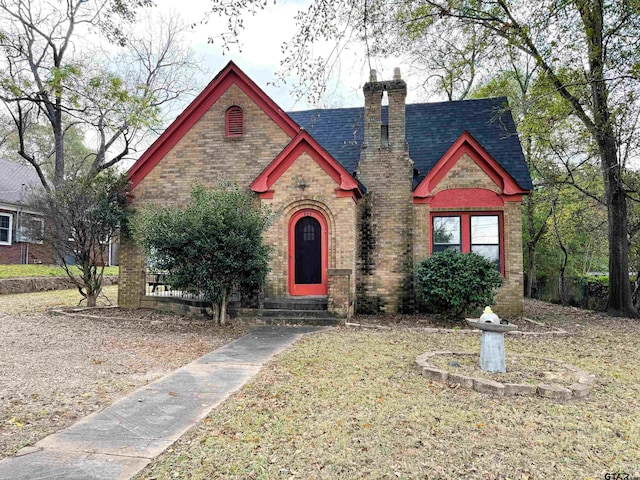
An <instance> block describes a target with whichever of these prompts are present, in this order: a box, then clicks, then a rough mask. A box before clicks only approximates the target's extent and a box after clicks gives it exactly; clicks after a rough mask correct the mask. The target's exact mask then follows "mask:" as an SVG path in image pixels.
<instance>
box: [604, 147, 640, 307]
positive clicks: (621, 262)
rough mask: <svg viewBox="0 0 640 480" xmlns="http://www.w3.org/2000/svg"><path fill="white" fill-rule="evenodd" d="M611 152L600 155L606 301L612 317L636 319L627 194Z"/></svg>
mask: <svg viewBox="0 0 640 480" xmlns="http://www.w3.org/2000/svg"><path fill="white" fill-rule="evenodd" d="M608 143H612V144H613V148H610V147H608V148H606V149H605V151H604V152H602V170H603V175H604V177H605V192H606V195H607V211H608V217H607V218H608V221H609V301H608V303H607V312H608V313H609V314H611V315H617V316H625V317H638V312H637V311H636V309H635V308H634V306H633V301H632V296H631V293H632V292H631V283H630V278H629V242H628V239H627V223H628V219H627V194H626V192H625V190H624V186H623V185H622V179H621V178H620V175H619V174H618V165H617V152H616V149H615V143H614V142H613V140H612V139H611V141H610V142H608Z"/></svg>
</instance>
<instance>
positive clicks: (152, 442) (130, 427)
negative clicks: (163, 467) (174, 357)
mask: <svg viewBox="0 0 640 480" xmlns="http://www.w3.org/2000/svg"><path fill="white" fill-rule="evenodd" d="M320 330H323V328H317V327H259V328H256V329H253V330H251V332H250V333H249V334H247V335H246V336H244V337H242V338H240V339H238V340H236V341H234V342H232V343H230V344H228V345H226V346H224V347H222V348H219V349H218V350H214V351H213V352H211V353H209V354H207V355H204V356H203V357H200V358H199V359H197V360H195V361H193V362H191V363H189V364H188V365H185V366H184V367H182V368H180V369H178V370H176V371H175V372H173V373H171V374H169V375H167V376H165V377H163V378H161V379H159V380H157V381H155V382H153V383H151V384H149V385H147V386H146V387H143V388H141V389H139V390H136V391H135V392H133V393H132V394H131V395H129V396H127V397H125V398H123V399H121V400H119V401H118V402H116V403H114V404H113V405H111V406H110V407H108V408H105V409H104V410H102V411H100V412H97V413H94V414H92V415H89V416H88V417H86V418H84V419H82V420H80V421H79V422H77V423H75V424H74V425H72V426H71V427H69V428H67V429H65V430H62V431H60V432H58V433H55V434H53V435H50V436H48V437H46V438H44V439H42V440H40V441H39V442H38V443H36V444H35V445H34V446H33V447H27V448H24V449H22V450H21V451H20V452H18V454H17V455H16V456H14V457H10V458H5V459H4V460H2V461H0V479H1V480H33V479H43V480H44V479H47V480H53V479H60V480H76V479H77V480H94V479H95V480H114V479H118V480H119V479H128V478H131V477H132V476H133V475H135V474H136V473H137V472H139V471H140V470H142V469H143V468H144V467H145V466H146V465H147V464H148V463H149V462H150V461H151V460H152V459H153V458H155V457H156V456H158V455H159V454H160V453H161V452H162V451H164V450H165V449H166V448H167V447H169V446H170V445H171V444H172V443H173V442H175V441H176V440H177V439H178V438H179V437H180V436H181V435H182V434H183V433H184V432H186V431H187V430H188V429H189V428H191V427H192V426H193V425H194V424H196V423H197V422H199V421H200V420H202V419H203V418H204V417H205V416H207V414H208V413H209V412H210V411H211V410H212V409H213V408H215V407H216V406H217V405H219V404H220V403H222V402H223V401H224V400H225V399H226V398H228V397H229V396H230V395H231V394H232V393H233V392H235V391H237V390H238V389H239V388H240V387H242V386H243V385H244V384H245V383H246V382H247V381H248V380H249V379H250V378H251V377H253V376H254V375H255V374H256V373H257V372H258V371H259V370H260V368H261V367H262V366H263V365H264V364H265V363H266V362H267V361H268V360H269V359H270V358H271V357H272V356H274V355H276V354H278V353H280V352H282V351H283V350H285V349H286V348H287V347H289V346H290V345H291V344H293V343H294V342H295V341H296V340H298V339H299V338H301V337H302V336H303V335H305V334H307V333H314V332H317V331H320Z"/></svg>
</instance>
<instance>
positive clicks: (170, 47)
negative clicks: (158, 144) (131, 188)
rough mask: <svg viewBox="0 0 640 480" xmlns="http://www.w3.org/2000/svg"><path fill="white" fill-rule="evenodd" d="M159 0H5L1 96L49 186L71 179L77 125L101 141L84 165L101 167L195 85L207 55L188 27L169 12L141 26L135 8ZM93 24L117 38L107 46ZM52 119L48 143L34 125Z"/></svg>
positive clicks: (1, 6)
mask: <svg viewBox="0 0 640 480" xmlns="http://www.w3.org/2000/svg"><path fill="white" fill-rule="evenodd" d="M150 4H151V2H150V1H148V0H139V1H132V2H110V1H107V0H93V1H86V0H68V1H66V2H64V3H63V4H60V3H59V2H56V1H54V0H48V1H47V0H43V1H36V0H0V48H1V54H0V55H1V56H0V68H3V71H4V73H3V74H2V75H1V76H0V100H1V101H2V102H3V103H4V105H5V107H6V110H7V112H8V113H9V115H10V116H11V118H12V120H13V124H14V126H15V130H16V132H17V135H18V142H17V143H18V149H17V152H18V154H19V155H20V157H21V158H23V159H24V160H25V161H27V162H28V163H29V164H31V165H32V166H33V167H34V168H35V170H36V172H37V173H38V176H39V177H40V180H41V182H42V185H43V186H44V188H45V189H47V190H51V189H55V188H58V187H60V186H61V185H62V184H63V183H64V180H65V178H66V175H67V173H68V172H67V170H66V159H65V148H64V145H65V136H66V134H67V132H68V131H69V129H71V128H74V129H76V130H78V129H79V130H80V131H82V133H83V134H84V136H85V139H87V143H88V144H92V145H91V146H90V147H89V149H90V152H91V153H90V157H91V158H90V161H88V162H87V163H88V164H89V170H88V172H85V173H86V174H89V175H95V174H97V173H99V172H100V171H102V170H104V169H107V168H109V167H111V166H113V165H115V164H116V163H118V162H120V161H121V160H122V159H124V158H126V157H127V155H129V154H130V153H131V152H132V151H134V150H135V148H136V145H137V144H138V142H140V141H141V139H143V138H144V135H145V134H146V133H148V132H149V131H150V130H153V129H154V128H157V127H159V126H160V125H161V124H162V113H163V109H165V108H166V106H167V105H168V104H170V103H171V102H172V101H174V100H175V99H177V98H178V97H180V96H182V95H185V94H186V95H188V94H192V93H194V90H195V82H194V81H193V73H194V72H195V71H196V70H197V68H198V64H197V61H196V59H195V58H194V56H193V53H192V52H191V51H190V50H189V49H188V48H184V42H183V38H182V37H183V36H182V33H183V32H184V31H185V28H186V27H185V26H184V25H182V24H180V22H179V21H177V20H176V19H169V20H168V21H159V22H156V23H154V24H153V25H152V24H151V22H148V25H147V27H148V28H143V29H140V26H139V25H138V26H137V28H136V29H135V30H134V29H133V28H132V25H131V21H132V20H134V19H135V18H136V11H137V10H138V9H140V8H141V7H144V6H148V5H150ZM114 5H115V7H114ZM61 7H62V8H61ZM139 31H142V32H143V33H142V34H140V33H138V32H139ZM91 34H99V35H102V36H105V35H106V37H107V38H108V39H109V40H111V42H110V43H109V44H108V45H107V47H106V49H107V51H105V52H103V51H100V50H99V49H98V48H96V47H91V41H90V38H92V37H91ZM43 125H44V126H46V128H47V129H48V130H49V131H50V132H51V136H52V144H53V148H52V151H51V152H48V153H44V152H40V151H38V150H36V149H33V148H32V147H33V144H32V143H30V142H29V135H30V131H31V130H32V129H34V128H42V126H43ZM47 162H49V163H51V164H52V165H53V168H51V170H52V172H53V174H52V176H49V175H47V174H46V171H45V168H44V165H45V164H46V163H47Z"/></svg>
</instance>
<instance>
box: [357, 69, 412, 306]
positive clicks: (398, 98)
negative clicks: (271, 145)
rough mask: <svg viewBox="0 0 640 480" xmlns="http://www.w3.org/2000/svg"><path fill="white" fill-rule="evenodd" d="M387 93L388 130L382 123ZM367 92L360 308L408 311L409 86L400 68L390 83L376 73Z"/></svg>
mask: <svg viewBox="0 0 640 480" xmlns="http://www.w3.org/2000/svg"><path fill="white" fill-rule="evenodd" d="M384 92H386V93H387V96H388V100H389V122H388V124H387V125H383V124H382V97H383V95H384ZM363 93H364V142H363V145H362V149H361V150H360V161H359V162H358V166H357V168H356V172H357V175H358V179H359V180H360V181H361V182H362V183H363V184H364V186H365V187H366V188H367V194H366V195H365V198H364V199H363V201H362V202H360V220H359V236H360V242H359V245H360V247H359V248H360V251H359V252H358V269H359V275H358V276H357V279H358V280H357V282H358V285H356V288H357V295H358V300H357V301H358V307H357V308H358V309H359V310H360V311H364V312H367V311H369V312H372V311H385V312H398V311H408V310H410V309H411V308H412V298H413V292H412V290H411V278H412V276H411V271H412V261H413V252H412V246H411V245H412V243H411V235H412V228H413V208H412V207H413V203H412V187H413V185H412V180H413V162H412V161H411V160H410V159H409V149H408V145H407V141H406V138H405V98H406V95H407V85H406V83H405V82H404V81H403V80H402V78H401V76H400V70H399V69H395V71H394V76H393V80H388V81H378V79H377V75H376V72H375V71H373V70H372V71H371V75H370V77H369V82H367V83H366V84H365V85H364V87H363Z"/></svg>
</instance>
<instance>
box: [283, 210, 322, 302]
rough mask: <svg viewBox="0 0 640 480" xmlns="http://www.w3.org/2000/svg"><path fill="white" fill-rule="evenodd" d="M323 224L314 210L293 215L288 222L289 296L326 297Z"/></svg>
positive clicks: (320, 216) (301, 211)
mask: <svg viewBox="0 0 640 480" xmlns="http://www.w3.org/2000/svg"><path fill="white" fill-rule="evenodd" d="M327 239H328V232H327V221H326V219H325V218H324V216H323V215H322V214H321V213H320V212H318V211H317V210H312V209H305V210H300V211H298V212H296V213H295V214H294V215H293V216H292V217H291V221H290V222H289V293H290V294H291V295H326V294H327Z"/></svg>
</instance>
